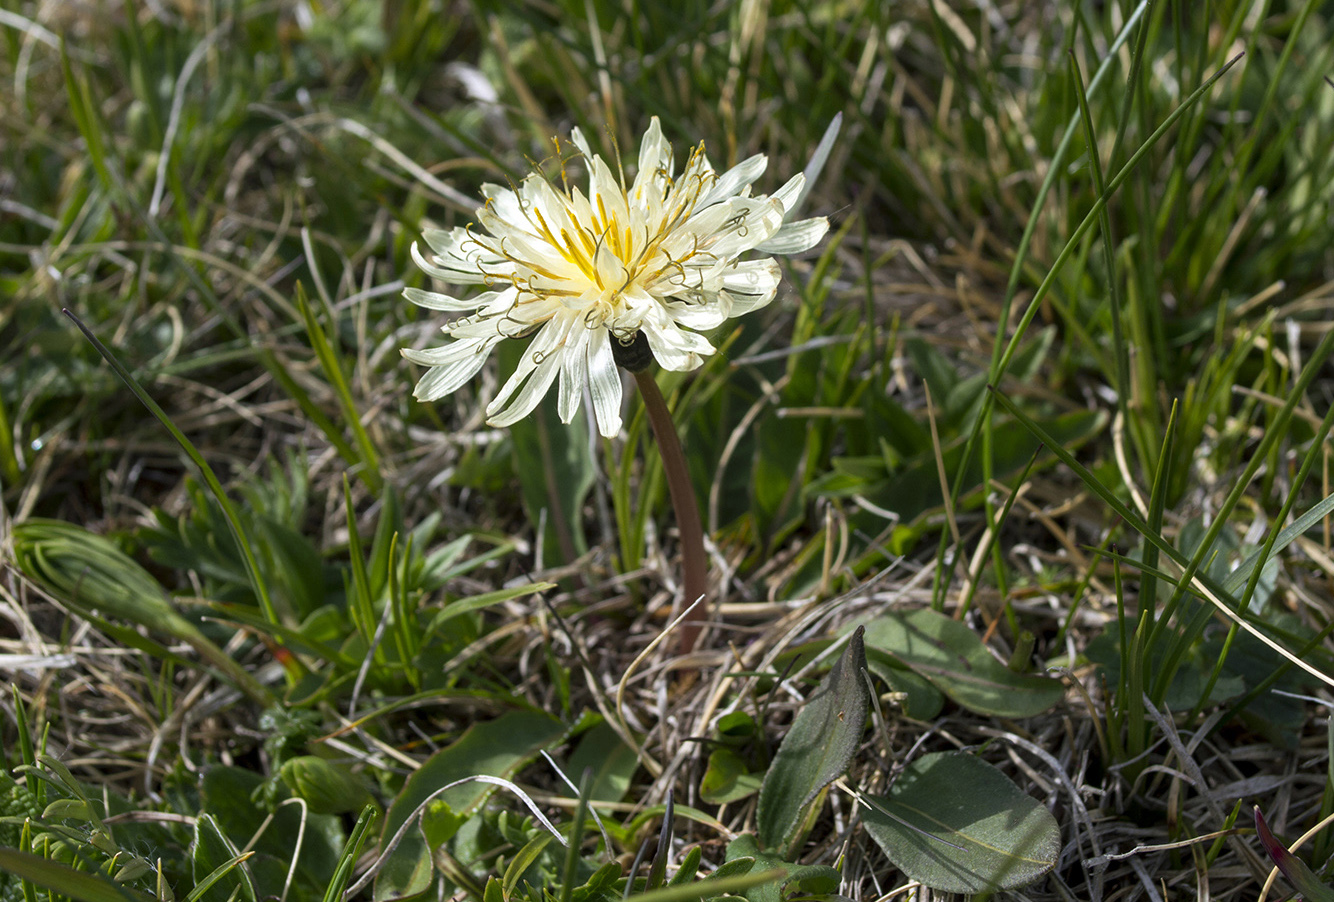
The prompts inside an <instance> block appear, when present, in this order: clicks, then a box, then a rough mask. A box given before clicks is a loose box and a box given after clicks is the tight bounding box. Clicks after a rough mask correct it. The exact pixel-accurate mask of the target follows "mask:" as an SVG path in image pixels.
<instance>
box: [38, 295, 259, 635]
mask: <svg viewBox="0 0 1334 902" xmlns="http://www.w3.org/2000/svg"><path fill="white" fill-rule="evenodd" d="M63 312H64V314H65V315H66V316H67V317H69V318H70V319H71V320H72V321H73V322H74V325H76V326H77V327H78V328H79V331H80V332H82V333H83V335H84V337H85V338H87V339H88V341H90V342H91V343H92V345H93V347H95V348H96V349H97V352H98V353H99V354H101V355H102V358H103V359H104V360H106V362H107V363H108V364H110V365H111V368H112V369H113V370H115V371H116V375H117V376H119V377H120V379H121V381H122V382H124V383H125V385H126V386H127V387H128V388H129V389H130V391H131V392H133V393H134V396H135V397H136V398H138V399H139V401H140V403H142V404H143V405H144V407H146V408H148V412H149V413H151V414H152V415H153V416H154V417H155V418H156V419H157V421H158V422H159V423H161V424H162V425H163V427H165V428H166V430H167V432H169V433H170V434H171V437H172V438H174V439H175V440H176V443H177V444H178V445H180V446H181V450H182V451H184V452H185V454H186V456H187V457H189V458H190V460H191V462H192V463H194V465H195V466H196V467H197V468H198V469H199V473H200V475H201V476H203V478H204V482H205V483H206V484H207V485H208V487H209V490H210V491H211V492H212V493H213V497H214V498H215V499H216V500H217V502H218V506H219V507H220V508H221V509H222V513H223V516H225V517H226V518H227V524H228V525H229V526H230V527H231V530H232V537H233V538H234V539H235V540H236V544H237V547H238V548H239V549H240V552H241V557H242V559H243V560H244V561H245V565H246V573H247V574H248V575H249V577H250V584H251V588H252V589H254V592H255V597H256V598H258V599H259V604H260V609H261V610H262V611H263V612H264V616H265V618H266V619H267V620H268V621H269V622H270V623H275V624H276V623H277V622H278V612H277V610H275V608H274V606H273V600H272V598H270V596H269V589H268V586H267V585H265V583H264V576H263V574H262V573H260V570H259V562H258V561H257V560H256V559H255V553H254V551H253V550H252V545H251V542H250V536H249V535H247V534H246V530H245V526H244V525H243V524H242V523H241V519H240V517H239V516H237V513H236V508H235V507H233V505H232V502H231V499H230V498H228V497H227V493H226V491H224V490H223V487H222V483H221V482H220V481H219V480H218V476H217V474H216V473H214V472H213V468H212V467H210V466H209V465H208V461H207V460H205V459H204V455H203V454H201V453H200V452H199V449H198V448H196V447H195V446H194V443H193V442H191V441H190V440H189V439H188V438H186V437H185V433H183V432H181V430H179V429H177V428H176V424H175V423H173V422H172V420H171V417H169V416H167V413H166V411H164V410H163V409H162V408H161V407H160V406H159V405H158V403H157V401H155V400H153V397H152V396H151V395H150V394H148V392H147V391H145V390H144V387H143V386H142V385H140V384H139V380H137V379H135V378H134V375H133V374H132V373H131V372H130V371H129V370H128V369H126V368H125V366H124V365H123V364H122V363H121V362H120V360H119V359H118V358H117V357H116V355H115V354H113V353H112V352H111V350H110V349H109V348H108V347H107V346H106V345H104V344H102V342H101V341H100V340H98V338H97V336H96V335H94V334H93V332H92V330H91V329H89V328H88V327H87V326H85V325H84V324H83V321H82V320H80V319H79V318H78V317H77V316H75V315H74V313H73V312H71V311H70V310H64V311H63Z"/></svg>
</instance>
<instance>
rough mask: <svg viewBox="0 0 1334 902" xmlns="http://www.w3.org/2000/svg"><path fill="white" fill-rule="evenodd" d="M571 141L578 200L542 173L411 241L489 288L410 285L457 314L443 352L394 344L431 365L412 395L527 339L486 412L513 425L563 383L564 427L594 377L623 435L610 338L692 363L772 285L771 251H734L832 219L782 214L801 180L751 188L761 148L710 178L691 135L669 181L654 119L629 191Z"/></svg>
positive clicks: (428, 302)
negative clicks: (467, 216) (582, 166)
mask: <svg viewBox="0 0 1334 902" xmlns="http://www.w3.org/2000/svg"><path fill="white" fill-rule="evenodd" d="M571 137H572V139H573V141H574V143H575V145H576V146H577V147H578V148H579V150H580V151H581V152H582V154H583V156H584V157H585V159H586V161H587V166H588V172H589V184H588V193H587V194H584V193H583V192H582V191H580V190H579V189H578V188H571V187H569V186H564V185H562V186H560V187H558V186H556V185H553V184H552V183H551V182H550V181H548V180H547V179H546V178H545V177H543V176H542V175H541V174H540V173H533V174H531V175H529V176H528V177H527V178H525V179H524V180H523V181H522V182H521V183H520V184H519V186H518V187H517V188H516V189H511V188H504V187H500V186H497V185H484V186H483V189H482V191H483V195H484V196H485V197H486V203H485V205H484V206H482V207H481V208H480V209H478V210H477V223H476V226H477V227H474V226H469V227H467V228H456V229H452V230H450V231H447V232H446V231H441V230H427V231H426V232H424V233H423V235H422V237H423V238H424V239H425V241H426V244H427V245H429V247H430V252H429V253H423V252H422V251H421V250H419V249H418V247H417V245H416V244H414V245H413V246H412V257H413V259H414V260H415V261H416V263H417V265H418V266H420V267H421V268H422V270H424V271H425V272H426V273H428V274H429V275H431V276H433V277H435V278H436V279H439V280H440V281H442V282H446V283H449V284H452V285H479V286H482V287H483V288H484V289H485V290H483V291H482V292H481V293H480V294H477V295H475V296H473V297H469V298H458V297H454V296H452V295H446V294H440V293H437V292H434V291H423V290H421V289H417V288H409V289H407V290H406V291H405V292H404V296H405V297H406V298H407V299H408V300H409V301H411V302H413V303H414V304H418V305H420V306H422V307H426V308H428V309H431V310H441V311H445V312H450V313H462V314H465V315H463V316H461V317H459V318H457V319H454V320H452V321H450V322H448V323H446V324H445V325H444V326H443V327H442V330H443V331H444V332H445V334H446V335H448V336H450V338H451V339H452V341H450V343H449V344H447V345H445V346H444V347H440V348H432V349H428V350H424V351H417V350H411V349H408V350H404V351H403V356H404V357H406V358H407V359H408V360H411V361H413V362H414V363H419V364H422V365H424V366H427V367H429V369H428V370H427V371H426V374H425V375H424V376H423V377H422V379H421V381H420V382H418V383H417V388H416V391H415V392H414V394H415V396H416V397H417V398H418V399H419V400H422V401H433V400H435V399H437V398H441V397H443V396H444V395H447V394H449V393H450V392H453V391H454V390H456V389H457V388H459V387H460V386H462V385H463V384H464V383H465V382H467V381H468V380H469V379H471V378H472V377H473V376H474V375H476V373H477V371H478V370H479V369H481V367H482V364H483V363H484V362H485V361H486V358H487V356H488V355H489V354H490V352H491V349H492V348H494V347H495V346H496V345H497V344H499V343H500V342H501V341H503V340H505V339H510V338H520V337H523V336H526V335H529V334H531V333H534V332H535V333H536V334H535V335H534V337H533V339H532V342H531V344H530V345H529V347H528V350H527V353H525V354H524V355H523V358H522V361H521V362H520V364H519V366H518V368H517V369H516V370H515V371H514V373H513V374H512V375H511V376H510V377H509V379H508V380H507V381H506V382H505V384H504V385H503V386H502V387H501V389H500V392H499V393H498V394H497V395H496V397H495V398H494V399H493V400H492V401H491V402H490V404H488V405H487V408H486V414H487V418H488V419H487V422H488V423H489V424H491V425H493V426H507V425H509V424H511V423H514V422H515V421H517V420H519V419H520V418H522V417H524V416H527V415H528V414H529V413H531V412H532V410H533V408H534V407H536V406H537V404H538V402H539V401H541V400H542V398H543V397H544V396H545V395H546V393H547V391H548V390H549V389H550V388H551V385H552V383H553V382H555V381H556V380H557V378H558V377H559V380H560V389H559V403H558V407H559V413H560V418H561V420H562V421H563V422H566V423H568V422H570V421H571V420H572V419H573V418H574V414H575V411H576V410H577V409H578V407H579V402H580V399H581V397H582V395H583V388H584V386H585V385H587V386H588V387H589V389H590V394H591V396H592V400H593V409H594V411H595V413H596V416H597V424H598V431H599V432H601V434H602V435H604V436H608V437H610V436H613V435H616V434H617V433H618V432H619V431H620V428H621V415H620V408H621V378H620V374H619V372H618V370H617V363H616V360H615V358H614V357H613V348H614V346H615V345H616V344H620V345H628V344H630V343H631V342H633V341H635V339H636V337H637V336H638V335H639V334H640V333H642V334H643V340H646V341H647V343H648V348H649V350H650V351H651V352H652V355H653V358H654V359H655V360H656V361H657V362H658V363H659V364H660V365H661V366H662V367H663V368H664V369H668V370H691V369H694V368H696V367H698V366H699V365H700V363H701V362H702V358H703V357H705V356H707V355H709V354H712V353H713V351H714V347H713V345H712V344H710V343H709V341H708V339H707V338H705V336H704V335H702V334H701V333H702V332H705V331H708V330H710V329H713V328H715V327H717V326H718V325H720V324H721V323H723V322H724V321H725V320H727V319H729V318H731V317H734V316H740V315H741V314H743V313H749V312H750V311H752V310H757V309H759V308H760V307H763V306H765V305H766V304H768V303H769V302H770V301H772V300H773V299H774V295H775V293H776V292H777V290H778V282H779V278H780V272H779V267H778V263H777V262H776V261H775V260H774V259H773V258H772V257H761V258H758V259H751V260H741V259H740V257H741V256H742V255H743V254H746V253H747V252H750V251H756V252H759V253H761V254H791V253H796V252H799V251H804V250H806V249H808V248H810V247H812V246H814V245H815V243H816V242H818V241H819V240H820V239H821V238H822V237H823V236H824V234H825V232H826V231H827V230H828V228H829V223H828V221H827V220H826V219H824V218H823V217H818V218H814V219H805V220H800V221H797V222H789V223H784V218H785V216H787V214H788V213H789V212H790V211H791V210H792V209H793V208H794V207H795V205H796V203H797V201H798V199H799V198H800V196H801V194H802V190H803V186H804V184H805V177H804V176H802V175H800V174H798V175H795V176H793V177H792V178H791V179H790V180H789V181H788V182H787V184H785V185H783V187H782V188H780V189H779V190H778V191H777V192H775V193H774V194H771V195H767V196H766V195H754V196H753V195H752V194H751V190H750V186H751V184H752V183H753V182H754V181H755V180H756V179H757V178H759V177H760V175H761V174H762V173H763V172H764V169H765V166H766V165H767V160H766V158H765V157H764V156H763V155H756V156H753V157H751V158H749V159H747V160H745V161H743V162H742V163H740V164H738V165H737V166H734V167H733V168H731V169H729V170H727V171H726V172H723V173H717V172H715V171H714V169H713V167H712V166H710V165H709V161H708V159H707V157H706V156H705V154H704V145H703V144H700V145H699V146H698V147H696V148H694V149H693V150H692V151H691V153H690V158H689V159H688V160H687V162H686V165H685V168H684V170H683V171H682V172H681V174H680V175H676V174H675V169H674V167H673V163H672V149H671V147H670V145H668V143H667V142H666V141H665V140H664V139H663V136H662V129H661V127H660V126H659V124H658V120H657V118H656V117H654V119H653V122H652V124H651V125H650V126H649V129H648V132H647V134H645V135H644V140H643V143H642V144H641V146H640V149H639V168H638V171H637V173H636V175H635V178H634V182H633V184H631V185H630V186H629V187H627V186H626V185H625V179H624V176H623V175H621V176H618V175H617V174H615V173H613V171H612V169H611V168H610V167H609V166H608V165H607V164H606V163H605V162H604V161H603V160H602V158H601V157H599V156H597V155H596V154H594V153H592V152H591V151H590V149H589V147H588V142H587V141H586V140H585V139H584V136H583V135H582V134H581V133H580V132H579V131H578V129H575V130H574V132H573V133H572V135H571ZM562 181H563V180H562ZM478 227H479V228H478Z"/></svg>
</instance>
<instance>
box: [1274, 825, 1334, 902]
mask: <svg viewBox="0 0 1334 902" xmlns="http://www.w3.org/2000/svg"><path fill="white" fill-rule="evenodd" d="M1255 832H1256V833H1258V834H1259V835H1260V845H1262V846H1264V847H1265V851H1266V852H1268V853H1269V857H1270V858H1271V859H1273V862H1274V865H1275V866H1276V867H1277V868H1278V869H1279V871H1280V872H1281V873H1282V874H1283V876H1284V877H1286V878H1287V880H1288V882H1289V883H1291V884H1292V886H1293V888H1294V889H1296V890H1297V892H1298V893H1300V894H1301V896H1302V898H1303V899H1305V900H1306V902H1334V890H1331V889H1330V888H1329V887H1327V886H1325V884H1323V883H1321V882H1320V880H1319V878H1317V877H1316V875H1315V874H1313V873H1312V872H1311V869H1310V868H1309V867H1307V866H1306V862H1304V861H1302V860H1301V859H1300V858H1298V857H1297V856H1296V855H1293V854H1292V853H1291V852H1289V851H1288V850H1287V847H1285V846H1284V845H1283V843H1281V842H1279V841H1278V840H1277V839H1275V838H1274V834H1273V833H1271V832H1269V825H1268V824H1266V823H1265V819H1264V815H1262V814H1261V813H1260V809H1259V808H1258V807H1257V808H1256V809H1255Z"/></svg>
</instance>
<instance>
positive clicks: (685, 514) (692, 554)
mask: <svg viewBox="0 0 1334 902" xmlns="http://www.w3.org/2000/svg"><path fill="white" fill-rule="evenodd" d="M635 382H637V383H638V384H639V394H640V395H641V396H642V397H643V398H644V409H645V411H646V412H647V413H648V419H649V423H651V424H652V426H653V435H654V437H655V438H656V439H657V440H658V454H659V455H660V456H661V457H662V469H663V471H664V472H665V473H666V474H667V491H668V493H669V494H670V495H671V498H672V507H673V508H674V509H675V511H676V528H677V531H678V532H679V533H680V534H681V570H682V574H681V588H682V593H681V602H682V604H683V605H685V606H689V605H691V604H694V603H695V602H696V601H698V600H699V599H701V598H704V599H705V601H704V602H703V603H701V604H699V605H696V607H695V609H694V610H693V611H691V612H690V616H689V617H687V618H686V620H685V621H684V622H683V623H682V624H681V640H680V643H679V645H678V646H677V648H678V650H679V651H680V653H681V654H689V653H690V652H691V651H693V650H694V648H695V643H696V642H698V641H699V634H700V630H701V629H703V626H704V624H703V621H704V613H705V611H706V610H707V609H708V600H707V590H708V577H709V559H708V557H706V556H705V554H704V527H703V525H702V524H701V523H700V519H699V502H698V501H697V500H696V499H695V489H694V486H692V485H691V483H690V471H689V470H688V469H687V468H686V456H685V453H684V452H683V451H682V450H681V439H680V438H679V437H678V436H677V434H676V424H675V423H674V422H673V421H672V413H671V411H670V410H668V409H667V402H666V400H664V399H663V397H662V392H661V391H660V390H659V389H658V383H657V382H656V381H655V380H654V378H653V374H652V373H651V372H649V371H647V370H646V371H643V372H638V373H635Z"/></svg>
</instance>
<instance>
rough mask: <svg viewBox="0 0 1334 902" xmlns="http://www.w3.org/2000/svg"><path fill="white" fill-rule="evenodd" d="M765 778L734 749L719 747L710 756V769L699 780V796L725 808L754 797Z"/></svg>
mask: <svg viewBox="0 0 1334 902" xmlns="http://www.w3.org/2000/svg"><path fill="white" fill-rule="evenodd" d="M761 779H762V777H761V776H760V775H759V774H755V773H751V772H750V768H748V767H747V766H746V759H745V758H743V757H741V756H740V755H739V754H737V753H736V752H734V751H733V750H732V749H730V748H726V747H723V748H716V749H714V750H713V751H712V752H710V753H709V764H708V767H707V768H705V770H704V776H703V777H702V778H701V779H700V781H699V797H700V798H701V799H703V800H704V801H706V802H708V803H709V804H710V805H725V804H727V803H728V802H735V801H738V800H739V799H744V798H746V797H747V796H751V795H754V794H755V793H756V792H757V791H759V788H760V781H761Z"/></svg>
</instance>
